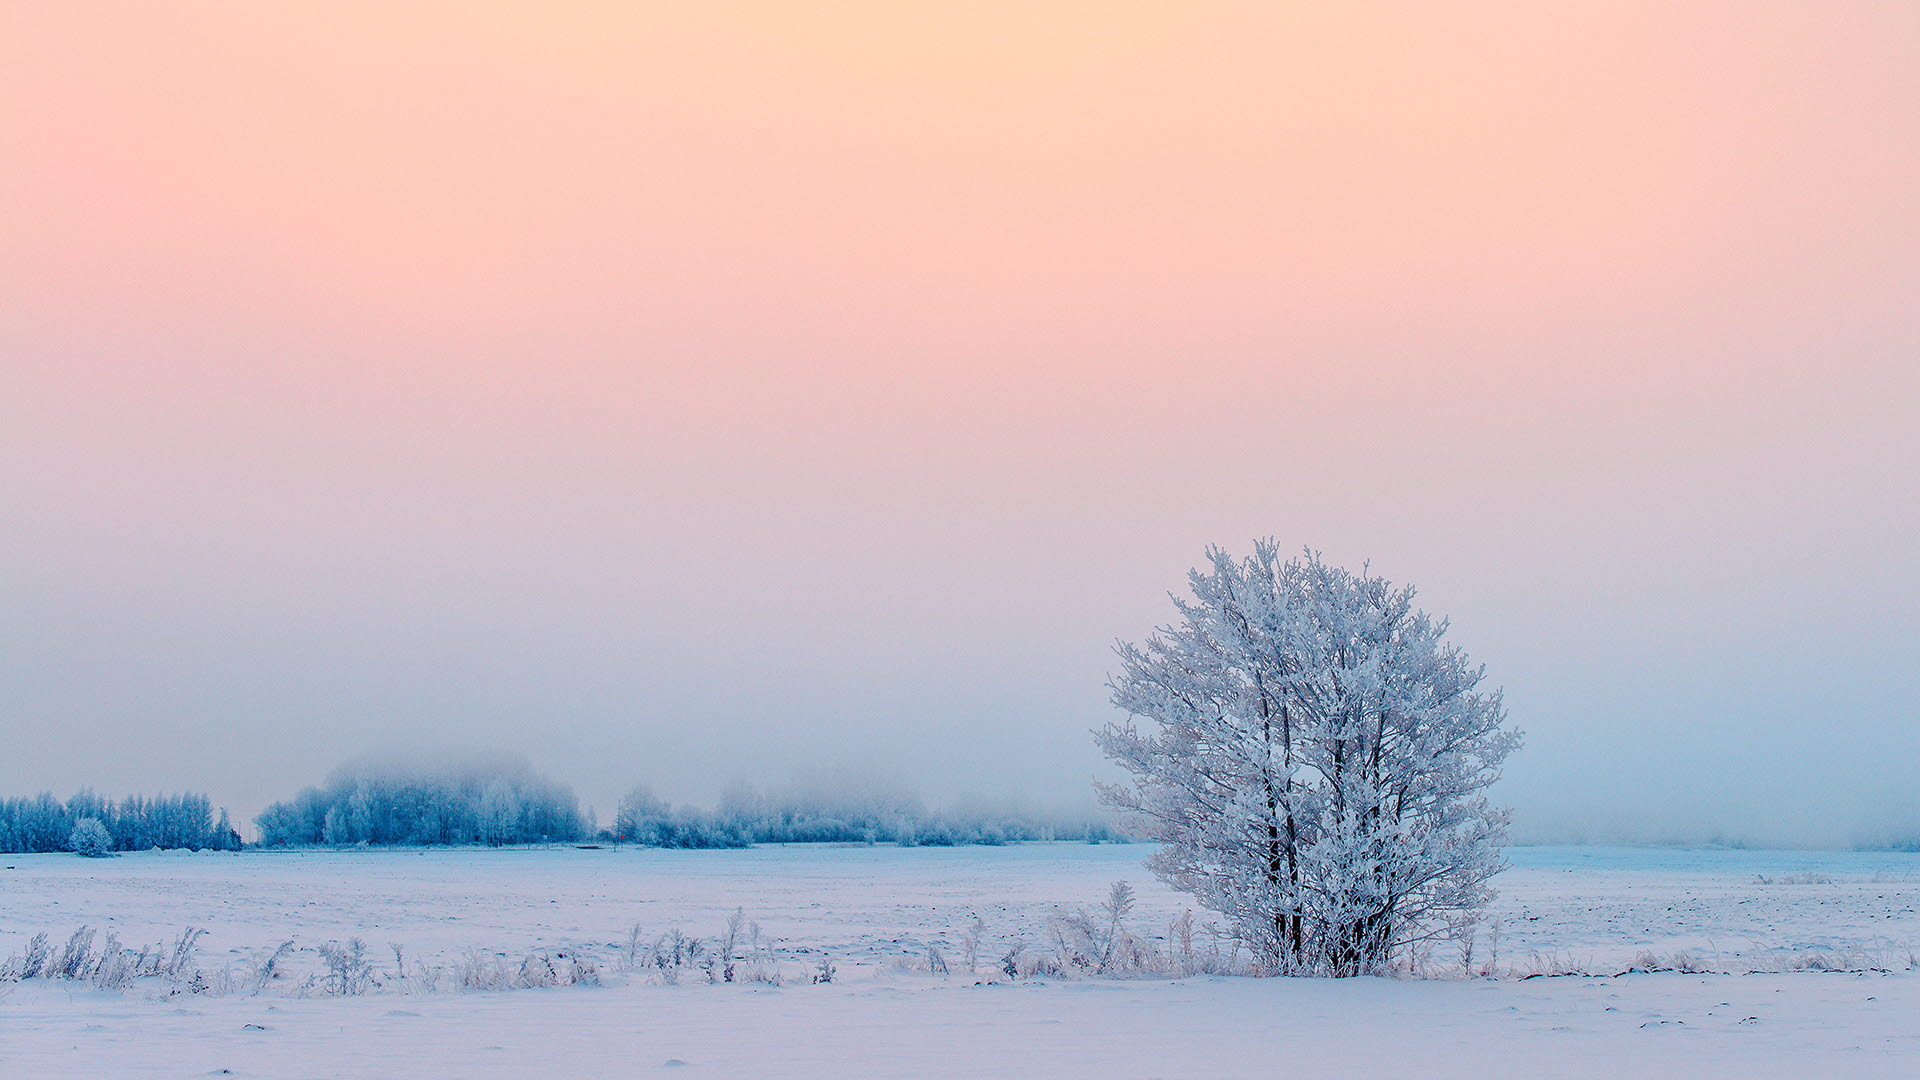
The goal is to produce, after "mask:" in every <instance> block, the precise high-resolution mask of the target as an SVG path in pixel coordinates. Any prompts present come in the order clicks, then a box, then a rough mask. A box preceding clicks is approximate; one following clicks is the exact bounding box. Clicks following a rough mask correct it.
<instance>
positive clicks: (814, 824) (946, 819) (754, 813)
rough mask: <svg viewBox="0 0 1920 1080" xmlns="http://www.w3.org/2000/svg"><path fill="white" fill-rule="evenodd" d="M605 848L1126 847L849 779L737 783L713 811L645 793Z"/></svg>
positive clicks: (1061, 823)
mask: <svg viewBox="0 0 1920 1080" xmlns="http://www.w3.org/2000/svg"><path fill="white" fill-rule="evenodd" d="M601 838H602V839H605V840H609V841H612V842H615V843H630V844H640V845H644V846H648V847H674V848H734V847H747V846H749V845H752V844H822V843H824V844H900V845H902V846H907V847H915V846H926V847H935V846H952V845H956V844H987V845H992V844H1007V843H1016V842H1020V841H1029V840H1087V841H1092V842H1096V843H1097V842H1124V841H1126V840H1127V839H1129V837H1128V836H1127V835H1126V834H1125V833H1122V832H1120V831H1118V830H1116V829H1114V828H1113V826H1112V825H1111V824H1110V823H1108V822H1105V821H1097V820H1092V819H1088V818H1073V817H1070V816H1066V815H1050V814H1042V813H1037V812H1033V811H1030V810H1025V809H1022V808H1017V807H1013V808H1009V807H990V806H987V805H984V804H975V805H970V806H969V805H962V806H960V807H957V808H954V809H950V810H941V811H934V810H929V809H928V808H927V806H926V805H925V803H923V802H922V801H921V799H920V797H919V796H918V795H917V794H915V793H914V792H912V791H911V790H909V789H908V788H906V787H905V786H903V785H901V784H899V783H897V782H894V781H892V780H890V779H888V778H887V777H885V776H880V775H872V774H859V773H856V772H854V771H852V770H849V769H840V770H836V771H835V772H833V773H832V774H830V775H826V776H819V777H813V778H808V779H802V780H796V781H795V782H793V783H792V784H790V785H788V786H787V787H785V788H783V789H778V790H775V791H772V792H762V791H761V790H760V789H758V788H757V787H755V786H754V785H752V784H748V783H736V784H734V785H732V786H731V787H729V788H728V789H727V790H726V791H725V792H724V793H722V795H721V797H720V801H719V804H718V805H717V806H716V807H715V808H713V809H711V810H708V809H703V808H700V807H694V806H672V805H670V804H668V803H667V802H665V801H663V800H661V799H659V798H658V797H656V796H655V795H654V794H653V792H652V790H651V789H650V788H648V787H646V786H644V785H642V786H638V787H635V788H634V789H633V790H631V791H629V792H628V793H627V794H626V796H625V797H623V798H622V799H621V800H620V805H619V808H618V810H617V812H616V813H615V815H614V819H613V823H612V825H611V826H609V827H608V828H607V829H606V830H604V831H603V833H602V834H601Z"/></svg>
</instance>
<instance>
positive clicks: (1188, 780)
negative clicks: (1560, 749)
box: [1096, 540, 1520, 976]
mask: <svg viewBox="0 0 1920 1080" xmlns="http://www.w3.org/2000/svg"><path fill="white" fill-rule="evenodd" d="M1188 583H1189V584H1190V586H1191V587H1192V590H1193V598H1192V599H1190V600H1188V599H1182V598H1180V597H1178V596H1176V597H1174V604H1175V606H1176V607H1177V608H1178V609H1179V614H1180V621H1179V623H1178V625H1175V626H1168V627H1162V628H1161V629H1160V630H1159V631H1158V632H1157V633H1156V634H1155V635H1154V636H1153V637H1151V638H1149V639H1148V640H1147V642H1146V644H1145V645H1144V646H1141V645H1132V644H1124V643H1123V644H1121V645H1119V646H1118V647H1117V649H1116V651H1117V652H1118V653H1119V656H1120V661H1121V673H1120V674H1119V676H1117V677H1116V678H1114V679H1113V680H1112V682H1111V683H1110V684H1109V685H1110V687H1111V689H1112V690H1113V702H1114V704H1115V705H1116V706H1118V707H1119V708H1121V709H1124V710H1125V711H1126V712H1127V713H1128V719H1127V720H1126V721H1125V722H1124V723H1110V724H1108V725H1107V726H1106V727H1105V729H1104V730H1102V731H1099V732H1097V733H1096V737H1097V739H1098V740H1099V743H1100V747H1101V749H1102V750H1104V751H1105V752H1106V754H1107V756H1108V757H1110V758H1112V759H1113V760H1114V761H1116V762H1118V763H1119V764H1120V765H1121V766H1122V767H1124V768H1125V769H1126V770H1127V771H1128V772H1130V773H1131V774H1132V776H1133V781H1134V783H1133V785H1132V786H1124V785H1111V784H1102V785H1100V789H1101V795H1102V796H1103V798H1104V800H1105V801H1106V802H1107V803H1108V805H1110V806H1113V807H1116V808H1118V809H1121V810H1126V811H1131V812H1133V813H1135V814H1136V815H1138V816H1139V817H1141V818H1144V819H1145V821H1146V822H1147V823H1148V826H1149V829H1150V832H1151V834H1152V838H1153V839H1155V840H1157V841H1159V842H1160V843H1161V844H1163V845H1164V846H1163V847H1162V848H1161V850H1160V851H1159V852H1158V853H1157V854H1155V855H1154V856H1153V857H1152V858H1151V859H1150V860H1149V863H1148V865H1149V866H1151V867H1152V869H1153V870H1154V871H1155V872H1156V873H1158V874H1159V875H1160V877H1161V878H1162V879H1164V880H1165V881H1166V882H1167V883H1168V884H1170V885H1172V886H1173V887H1175V888H1177V889H1182V890H1185V891H1187V892H1190V893H1192V894H1193V895H1194V898H1195V899H1196V900H1197V901H1198V902H1199V903H1200V904H1202V905H1203V906H1205V907H1207V908H1209V909H1211V910H1213V911H1217V912H1219V913H1220V914H1221V915H1223V916H1225V917H1226V918H1227V919H1228V920H1229V922H1230V925H1231V926H1232V928H1233V930H1234V933H1235V934H1236V935H1237V936H1238V937H1239V938H1240V939H1241V940H1242V941H1244V942H1245V943H1246V944H1247V945H1248V946H1249V947H1250V948H1252V950H1253V952H1254V955H1255V956H1256V957H1257V958H1258V960H1259V962H1260V964H1261V966H1262V967H1263V969H1265V970H1266V971H1269V972H1272V973H1276V974H1300V975H1333V976H1350V975H1363V974H1368V973H1372V972H1378V971H1381V970H1383V969H1385V968H1386V967H1388V966H1389V965H1390V964H1391V963H1392V962H1393V961H1394V959H1395V958H1396V956H1397V955H1398V953H1399V952H1400V950H1402V949H1404V948H1405V947H1406V946H1408V945H1410V944H1412V943H1415V942H1419V941H1423V940H1427V939H1430V938H1433V937H1436V936H1439V935H1441V934H1445V933H1447V932H1449V931H1450V930H1451V929H1453V928H1455V927H1459V926H1462V925H1464V924H1466V923H1468V922H1470V921H1472V920H1473V919H1474V918H1475V917H1477V915H1478V913H1479V912H1480V911H1481V910H1482V909H1483V908H1484V907H1485V906H1486V903H1487V901H1488V900H1490V899H1491V898H1492V896H1493V891H1492V890H1491V889H1490V888H1488V886H1487V880H1488V879H1489V878H1490V877H1492V876H1493V875H1494V873H1496V872H1497V871H1498V870H1500V869H1501V866H1502V863H1501V859H1500V844H1501V843H1502V841H1503V840H1504V839H1505V834H1506V826H1507V822H1508V818H1509V813H1508V812H1507V811H1505V810H1499V809H1495V808H1494V807H1492V806H1491V805H1489V804H1488V802H1487V800H1486V798H1485V797H1484V796H1483V795H1482V794H1481V791H1482V789H1484V788H1485V787H1486V786H1487V785H1488V784H1490V783H1492V782H1493V781H1494V780H1495V779H1496V778H1497V777H1498V775H1499V772H1498V770H1499V766H1500V762H1501V761H1502V759H1504V758H1505V757H1506V756H1507V754H1508V753H1509V752H1510V751H1511V750H1513V749H1514V748H1515V747H1516V746H1517V745H1519V742H1520V736H1519V734H1518V733H1517V732H1514V731H1511V730H1508V729H1506V728H1504V727H1503V726H1502V725H1503V723H1504V722H1505V720H1506V711H1505V709H1504V708H1503V707H1502V705H1501V696H1500V692H1499V691H1498V690H1493V691H1490V692H1487V691H1481V690H1480V689H1479V685H1480V682H1481V679H1482V676H1483V669H1482V668H1479V667H1474V666H1472V665H1471V664H1469V663H1468V661H1467V657H1466V656H1465V654H1463V653H1462V652H1461V651H1460V650H1459V649H1457V648H1454V647H1453V646H1451V645H1447V644H1444V643H1443V642H1442V641H1441V638H1442V637H1443V636H1444V635H1445V634H1446V630H1447V623H1446V621H1445V620H1444V619H1442V620H1436V619H1433V618H1431V617H1430V616H1428V615H1427V614H1426V613H1425V612H1423V611H1419V610H1416V609H1415V608H1414V606H1413V595H1414V591H1413V589H1412V588H1411V587H1401V588H1396V587H1394V586H1393V585H1392V584H1391V583H1390V582H1387V581H1385V580H1382V579H1380V578H1377V577H1373V576H1370V575H1369V574H1368V573H1367V572H1366V571H1365V570H1363V571H1362V572H1361V573H1360V574H1359V575H1355V574H1352V573H1349V572H1348V571H1346V570H1344V569H1341V568H1340V567H1337V566H1329V565H1327V564H1326V563H1325V562H1323V561H1322V560H1321V557H1320V555H1319V554H1317V553H1314V552H1308V553H1306V554H1305V555H1304V556H1301V557H1298V558H1295V559H1292V560H1290V561H1287V562H1282V561H1281V560H1280V556H1279V554H1278V552H1277V550H1276V548H1275V545H1274V543H1273V541H1271V540H1267V541H1263V542H1260V543H1256V544H1255V545H1254V551H1253V556H1252V557H1251V558H1248V559H1245V560H1236V559H1234V558H1233V557H1232V556H1230V555H1228V554H1227V553H1226V552H1225V551H1223V550H1221V549H1219V548H1212V549H1209V550H1208V552H1207V566H1206V567H1204V568H1202V569H1196V570H1193V571H1191V572H1190V573H1189V574H1188ZM1137 719H1145V720H1149V721H1152V722H1153V724H1154V725H1155V727H1154V729H1150V730H1148V731H1145V732H1143V731H1141V730H1140V729H1139V728H1138V727H1137V726H1136V724H1135V721H1136V720H1137Z"/></svg>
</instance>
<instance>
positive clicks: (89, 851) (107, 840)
mask: <svg viewBox="0 0 1920 1080" xmlns="http://www.w3.org/2000/svg"><path fill="white" fill-rule="evenodd" d="M67 845H68V846H69V847H71V848H73V852H74V854H76V855H84V856H86V857H87V858H89V859H104V858H106V857H107V856H108V855H111V854H113V837H112V836H110V835H108V833H107V827H106V826H105V825H102V824H100V819H99V818H96V817H89V818H81V819H80V821H79V822H78V823H77V824H75V825H74V827H73V833H72V834H71V835H69V836H68V837H67Z"/></svg>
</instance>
